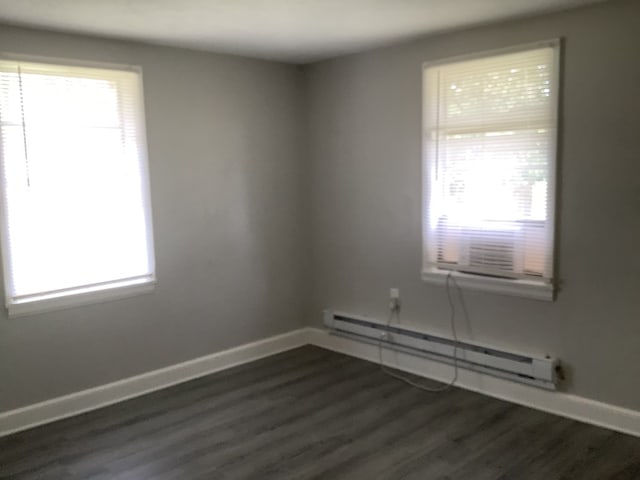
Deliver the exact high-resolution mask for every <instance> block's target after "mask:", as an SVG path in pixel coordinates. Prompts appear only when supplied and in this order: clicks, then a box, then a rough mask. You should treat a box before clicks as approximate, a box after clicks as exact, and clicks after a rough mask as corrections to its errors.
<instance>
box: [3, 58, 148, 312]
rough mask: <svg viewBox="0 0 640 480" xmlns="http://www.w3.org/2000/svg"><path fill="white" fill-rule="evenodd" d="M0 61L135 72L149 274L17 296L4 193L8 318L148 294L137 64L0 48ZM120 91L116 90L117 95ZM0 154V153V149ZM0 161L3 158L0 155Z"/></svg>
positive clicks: (144, 174) (144, 154) (144, 172)
mask: <svg viewBox="0 0 640 480" xmlns="http://www.w3.org/2000/svg"><path fill="white" fill-rule="evenodd" d="M0 60H6V61H18V62H20V61H22V62H33V63H42V64H49V65H55V66H57V67H61V68H64V67H81V68H96V69H103V70H113V71H124V72H132V73H134V74H135V75H136V79H137V81H136V84H137V92H138V98H137V101H136V107H137V108H136V112H135V117H134V121H135V124H136V140H137V145H138V155H137V157H138V163H139V169H140V172H141V176H140V179H141V184H140V193H141V198H142V208H143V211H144V221H145V230H146V233H147V235H146V240H147V261H148V264H149V267H150V268H149V270H150V273H149V274H144V275H139V276H135V277H131V278H126V279H120V280H111V281H105V282H98V283H95V284H91V285H83V286H77V287H72V288H65V289H61V290H56V291H50V292H44V293H41V294H32V295H28V296H27V297H28V298H27V299H20V296H18V295H15V296H14V295H13V293H12V285H13V284H12V276H11V271H10V268H9V265H10V262H9V258H10V252H9V250H10V246H9V245H10V244H9V223H8V218H7V216H6V214H7V205H6V202H5V195H4V194H3V195H0V251H1V257H2V273H3V280H4V282H3V283H4V294H5V307H6V309H7V313H8V316H9V317H19V316H25V315H31V314H38V313H45V312H50V311H56V310H62V309H67V308H72V307H76V306H81V305H89V304H95V303H102V302H106V301H111V300H117V299H122V298H127V297H132V296H137V295H142V294H146V293H151V292H153V290H154V289H155V285H156V284H157V276H156V260H155V242H154V235H153V209H152V204H151V186H150V172H149V154H148V143H147V134H146V117H145V112H146V108H145V104H144V99H145V96H144V82H143V72H142V67H141V66H138V65H126V64H116V63H106V62H93V61H85V60H78V59H69V58H61V57H49V56H40V55H23V54H15V53H11V52H2V51H0ZM121 95H122V92H120V91H119V92H118V96H121ZM0 154H1V152H0ZM0 162H4V158H0ZM0 187H1V188H2V189H3V191H6V185H5V178H4V175H0Z"/></svg>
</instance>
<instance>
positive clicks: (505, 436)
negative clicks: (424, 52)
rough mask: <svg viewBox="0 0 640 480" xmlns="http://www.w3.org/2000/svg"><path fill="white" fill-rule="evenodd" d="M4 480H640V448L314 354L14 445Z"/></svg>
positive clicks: (2, 455)
mask: <svg viewBox="0 0 640 480" xmlns="http://www.w3.org/2000/svg"><path fill="white" fill-rule="evenodd" d="M0 478H2V479H7V478H11V479H56V480H61V479H94V480H97V479H101V480H102V479H130V480H134V479H135V480H146V479H158V480H165V479H181V480H188V479H200V478H202V479H205V478H206V479H270V478H273V479H311V478H314V479H315V478H318V479H320V478H322V479H364V480H375V479H421V480H424V479H473V480H483V479H500V480H506V479H535V480H552V479H563V480H565V479H566V480H568V479H580V480H588V479H597V480H603V479H617V480H622V479H640V438H634V437H630V436H627V435H622V434H619V433H613V432H611V431H608V430H604V429H601V428H596V427H592V426H588V425H585V424H581V423H578V422H574V421H571V420H567V419H563V418H560V417H556V416H553V415H549V414H545V413H541V412H538V411H535V410H531V409H527V408H523V407H518V406H515V405H512V404H509V403H506V402H501V401H498V400H495V399H491V398H488V397H485V396H482V395H478V394H475V393H471V392H467V391H464V390H459V389H453V390H451V391H448V392H446V393H442V394H430V393H426V392H424V391H421V390H417V389H415V388H412V387H410V386H408V385H405V384H404V383H402V382H400V381H398V380H395V379H393V378H390V377H388V376H386V375H384V374H383V373H382V372H381V371H380V369H379V367H378V366H377V365H375V364H372V363H368V362H364V361H361V360H356V359H353V358H349V357H346V356H343V355H339V354H336V353H332V352H329V351H326V350H322V349H319V348H315V347H303V348H299V349H296V350H293V351H290V352H286V353H283V354H280V355H276V356H273V357H270V358H267V359H263V360H260V361H257V362H254V363H252V364H248V365H243V366H241V367H237V368H234V369H231V370H226V371H224V372H220V373H217V374H214V375H211V376H209V377H205V378H202V379H198V380H194V381H191V382H188V383H185V384H182V385H179V386H176V387H173V388H170V389H167V390H163V391H160V392H156V393H153V394H149V395H146V396H144V397H140V398H137V399H134V400H130V401H127V402H124V403H120V404H118V405H114V406H111V407H108V408H103V409H101V410H98V411H95V412H91V413H87V414H84V415H81V416H78V417H74V418H70V419H66V420H62V421H59V422H56V423H53V424H50V425H46V426H43V427H39V428H36V429H32V430H29V431H26V432H22V433H18V434H15V435H12V436H9V437H5V438H2V439H0Z"/></svg>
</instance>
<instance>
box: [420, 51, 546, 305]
mask: <svg viewBox="0 0 640 480" xmlns="http://www.w3.org/2000/svg"><path fill="white" fill-rule="evenodd" d="M558 55H559V46H558V43H557V42H555V41H553V42H547V43H545V44H539V45H536V46H533V47H525V48H524V49H518V50H512V51H509V52H501V53H499V54H494V55H491V56H486V55H485V56H482V57H476V58H472V59H468V58H467V59H461V60H456V59H454V60H451V61H446V62H441V63H440V62H439V63H435V64H427V65H425V67H424V71H423V83H424V84H423V88H424V90H423V95H424V96H423V108H424V123H423V129H424V131H423V142H424V150H423V172H424V183H423V188H424V194H423V197H424V219H423V251H424V260H423V278H424V279H425V280H428V281H435V282H443V281H444V280H443V278H444V277H446V275H447V274H448V273H449V272H454V273H453V274H454V275H456V280H457V281H458V282H459V283H460V284H461V285H462V284H464V285H466V286H468V287H471V288H479V289H483V290H490V291H497V292H501V293H506V294H515V295H524V296H531V297H534V298H540V299H552V298H553V286H552V282H553V238H554V190H555V186H554V185H555V168H556V167H555V154H556V135H557V119H556V117H557V105H558Z"/></svg>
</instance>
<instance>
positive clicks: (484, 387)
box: [307, 328, 640, 437]
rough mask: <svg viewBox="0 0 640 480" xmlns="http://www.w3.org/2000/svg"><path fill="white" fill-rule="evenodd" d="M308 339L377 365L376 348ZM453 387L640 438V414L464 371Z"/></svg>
mask: <svg viewBox="0 0 640 480" xmlns="http://www.w3.org/2000/svg"><path fill="white" fill-rule="evenodd" d="M307 338H308V341H309V343H311V344H312V345H316V346H318V347H322V348H326V349H328V350H333V351H336V352H340V353H344V354H346V355H350V356H353V357H357V358H362V359H364V360H369V361H372V362H376V363H378V362H379V352H378V347H377V345H372V344H367V343H361V342H358V341H355V340H351V339H348V338H345V337H340V336H336V335H332V334H330V333H329V332H327V331H325V330H321V329H317V328H309V331H308V334H307ZM384 361H385V364H386V365H388V366H390V367H394V368H397V369H399V370H402V371H405V372H408V373H412V374H415V375H419V376H422V377H426V378H431V379H434V380H440V381H443V382H447V383H448V382H449V381H451V378H452V375H453V367H452V366H451V365H445V364H444V363H439V362H436V361H433V360H430V359H427V358H423V357H418V356H414V355H409V354H406V353H400V352H395V351H390V350H385V352H384ZM456 385H457V386H458V387H460V388H464V389H466V390H471V391H474V392H478V393H482V394H483V395H487V396H490V397H494V398H499V399H501V400H506V401H508V402H512V403H517V404H519V405H524V406H526V407H530V408H534V409H536V410H542V411H545V412H549V413H553V414H556V415H560V416H563V417H568V418H571V419H574V420H579V421H581V422H584V423H590V424H592V425H597V426H599V427H605V428H608V429H611V430H616V431H618V432H622V433H627V434H630V435H634V436H637V437H640V411H636V410H630V409H626V408H622V407H617V406H615V405H610V404H607V403H602V402H597V401H595V400H589V399H586V398H583V397H579V396H577V395H572V394H568V393H563V392H558V391H549V390H543V389H541V388H535V387H531V386H529V385H525V384H520V383H516V382H511V381H509V380H505V379H502V378H497V377H493V376H491V375H487V374H482V373H477V372H473V371H471V370H466V369H460V370H459V371H458V380H457V382H456Z"/></svg>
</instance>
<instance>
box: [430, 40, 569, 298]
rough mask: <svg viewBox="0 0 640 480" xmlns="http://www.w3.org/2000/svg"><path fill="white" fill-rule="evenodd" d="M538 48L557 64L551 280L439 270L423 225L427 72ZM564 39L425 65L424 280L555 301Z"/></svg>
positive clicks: (550, 194)
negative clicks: (432, 259) (549, 51)
mask: <svg viewBox="0 0 640 480" xmlns="http://www.w3.org/2000/svg"><path fill="white" fill-rule="evenodd" d="M539 48H553V49H554V63H553V69H554V71H553V72H552V79H553V82H554V84H555V86H556V88H555V94H554V99H553V105H552V114H553V119H554V122H555V134H553V135H552V136H551V137H550V142H551V148H550V149H549V151H550V152H552V153H553V155H552V158H550V162H549V163H550V165H549V170H548V171H549V173H550V175H549V178H548V193H547V201H548V203H549V204H550V205H551V206H550V207H549V208H548V210H547V214H548V219H547V223H548V226H547V228H548V230H549V231H548V235H549V237H550V241H549V251H548V252H547V254H548V255H550V256H551V262H550V263H551V278H550V279H546V278H541V279H540V280H537V279H535V278H534V277H531V278H502V277H497V276H490V275H483V274H480V273H467V272H462V271H458V270H453V269H444V268H439V267H437V266H435V265H433V264H431V263H430V262H429V261H428V242H427V236H428V235H427V228H428V226H427V225H426V224H425V223H426V222H424V219H425V215H426V213H427V212H428V211H429V198H430V195H429V192H428V187H429V186H430V185H431V184H432V183H431V174H430V170H431V168H430V165H431V161H432V159H431V158H429V156H428V154H427V152H428V140H427V136H426V135H427V134H426V127H427V108H426V107H425V104H426V89H425V85H426V73H425V72H426V70H427V69H428V68H430V67H434V66H438V65H446V64H450V63H456V62H464V61H470V60H479V59H483V58H490V57H493V56H499V55H505V54H513V53H519V52H526V51H528V50H535V49H539ZM562 50H563V49H562V39H561V38H553V39H548V40H542V41H537V42H531V43H526V44H520V45H514V46H509V47H505V48H498V49H492V50H484V51H479V52H474V53H470V54H465V55H459V56H453V57H447V58H442V59H436V60H433V61H426V62H424V63H423V64H422V70H421V72H422V77H421V78H422V83H421V88H422V95H421V99H422V103H421V108H422V123H421V132H420V133H421V154H422V158H421V168H422V185H421V186H422V192H421V194H422V199H421V200H422V219H421V220H422V272H421V276H422V280H423V281H425V282H427V283H431V284H435V285H441V286H444V285H446V282H447V277H448V276H451V277H452V278H454V279H455V281H456V283H457V285H459V286H460V287H461V288H467V289H470V290H476V291H482V292H489V293H497V294H502V295H509V296H517V297H525V298H531V299H535V300H544V301H553V300H555V298H556V294H557V282H556V280H555V272H556V269H557V265H556V262H557V258H556V255H555V253H556V249H557V246H556V243H557V238H556V235H557V233H556V232H557V225H556V222H557V218H558V217H557V215H556V210H557V202H556V198H557V185H558V175H559V168H558V164H559V161H558V160H559V153H560V152H559V143H560V142H559V136H560V128H561V127H560V108H561V101H562V75H561V65H562Z"/></svg>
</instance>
